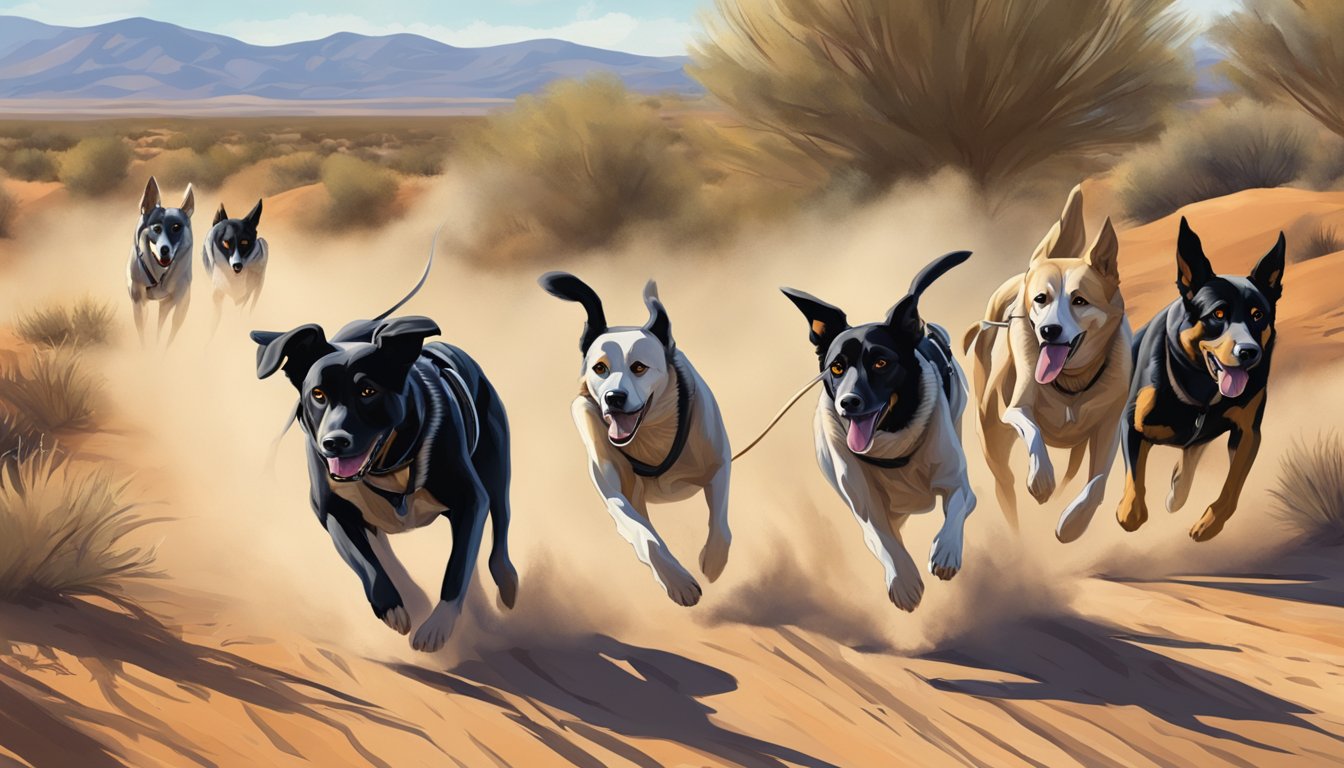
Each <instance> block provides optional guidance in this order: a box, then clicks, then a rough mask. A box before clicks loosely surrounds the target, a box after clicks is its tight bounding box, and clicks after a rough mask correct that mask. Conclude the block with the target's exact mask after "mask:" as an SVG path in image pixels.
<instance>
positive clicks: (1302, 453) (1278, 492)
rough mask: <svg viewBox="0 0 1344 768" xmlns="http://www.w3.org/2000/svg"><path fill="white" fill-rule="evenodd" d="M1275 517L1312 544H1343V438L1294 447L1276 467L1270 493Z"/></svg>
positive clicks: (1334, 435) (1325, 437)
mask: <svg viewBox="0 0 1344 768" xmlns="http://www.w3.org/2000/svg"><path fill="white" fill-rule="evenodd" d="M1270 495H1271V496H1273V497H1274V499H1275V501H1276V502H1277V505H1276V509H1275V515H1276V516H1277V517H1278V518H1279V519H1280V520H1283V521H1284V522H1286V523H1288V524H1289V525H1291V526H1292V527H1293V528H1295V529H1297V530H1298V531H1299V532H1300V533H1301V534H1302V537H1303V539H1304V540H1306V541H1307V542H1309V543H1312V544H1327V545H1339V544H1344V438H1341V436H1340V435H1339V434H1338V433H1331V434H1329V435H1323V436H1321V437H1318V438H1317V439H1316V442H1315V443H1312V444H1310V445H1308V444H1306V443H1303V442H1301V441H1299V442H1297V443H1295V444H1294V445H1293V447H1292V448H1290V449H1289V450H1288V452H1287V453H1286V454H1285V455H1284V457H1283V460H1282V462H1281V464H1280V467H1279V481H1278V484H1277V485H1276V486H1275V487H1274V488H1273V489H1272V490H1271V491H1270Z"/></svg>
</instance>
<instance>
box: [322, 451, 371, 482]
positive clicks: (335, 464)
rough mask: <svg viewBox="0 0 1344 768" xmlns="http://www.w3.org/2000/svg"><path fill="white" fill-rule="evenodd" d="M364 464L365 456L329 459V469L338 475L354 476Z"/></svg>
mask: <svg viewBox="0 0 1344 768" xmlns="http://www.w3.org/2000/svg"><path fill="white" fill-rule="evenodd" d="M365 456H367V454H365ZM363 466H364V456H352V457H350V458H348V459H345V458H340V459H327V469H328V470H329V471H330V472H331V474H333V475H335V476H337V477H354V476H355V474H356V473H358V472H359V470H360V468H362V467H363Z"/></svg>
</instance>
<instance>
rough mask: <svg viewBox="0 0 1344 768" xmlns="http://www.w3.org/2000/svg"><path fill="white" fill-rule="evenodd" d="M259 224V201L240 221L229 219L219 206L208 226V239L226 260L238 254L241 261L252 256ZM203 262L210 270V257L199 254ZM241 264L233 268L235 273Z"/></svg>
mask: <svg viewBox="0 0 1344 768" xmlns="http://www.w3.org/2000/svg"><path fill="white" fill-rule="evenodd" d="M260 224H261V200H257V204H256V205H255V206H253V207H252V210H251V211H249V212H248V214H247V215H246V216H244V217H243V218H241V219H231V218H229V213H228V211H226V210H224V204H223V203H220V204H219V210H218V211H215V218H214V221H212V222H211V224H210V237H211V239H212V240H213V241H214V246H215V249H216V250H217V251H218V252H219V253H220V254H222V255H223V256H224V258H226V259H231V258H232V257H233V256H234V255H235V254H239V255H240V256H241V258H242V260H243V261H246V260H247V259H248V258H250V257H251V256H252V251H253V249H254V248H256V245H257V227H258V226H259V225H260ZM201 258H202V260H203V261H204V262H205V266H206V269H209V268H210V255H209V254H208V253H202V254H201ZM241 267H242V263H241V262H240V263H239V265H238V266H236V267H235V268H234V271H235V272H238V271H241Z"/></svg>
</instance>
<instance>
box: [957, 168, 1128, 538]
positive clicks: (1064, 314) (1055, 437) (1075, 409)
mask: <svg viewBox="0 0 1344 768" xmlns="http://www.w3.org/2000/svg"><path fill="white" fill-rule="evenodd" d="M1085 237H1086V233H1085V231H1084V226H1083V193H1082V189H1081V187H1074V189H1073V191H1072V192H1071V193H1070V194H1069V199H1068V202H1067V203H1065V205H1064V213H1063V214H1062V215H1061V216H1060V219H1059V222H1058V223H1057V224H1055V225H1054V226H1053V227H1052V228H1051V229H1050V232H1049V233H1048V234H1046V236H1045V239H1044V240H1042V241H1041V244H1040V245H1038V246H1036V252H1035V253H1034V254H1032V257H1031V263H1030V265H1029V266H1028V268H1027V271H1026V272H1025V273H1023V274H1020V275H1017V276H1015V277H1013V278H1011V279H1010V280H1008V281H1007V282H1005V283H1004V284H1003V285H1001V286H999V288H998V290H996V291H995V292H994V295H993V296H992V297H991V298H990V300H989V306H988V307H987V308H986V310H985V322H983V323H977V324H976V325H974V326H972V327H971V328H970V329H968V330H967V332H966V336H965V341H964V344H965V351H967V352H968V353H969V351H970V349H971V347H972V346H974V347H975V359H974V360H973V361H972V367H973V379H974V381H975V394H976V402H977V404H978V412H979V415H980V439H981V443H982V445H983V446H984V453H985V461H986V462H988V464H989V468H990V470H991V471H992V472H993V473H994V481H995V486H996V491H997V494H998V499H999V504H1000V506H1002V507H1003V513H1004V515H1005V516H1006V517H1007V518H1008V521H1009V522H1010V523H1011V524H1013V525H1014V526H1016V525H1017V497H1016V495H1015V493H1014V491H1013V483H1014V482H1015V481H1014V478H1013V471H1012V468H1011V467H1010V466H1009V456H1010V454H1011V452H1012V448H1013V438H1014V437H1019V438H1021V440H1022V442H1023V443H1024V444H1026V447H1027V454H1028V462H1029V469H1028V473H1027V490H1028V491H1029V492H1030V493H1031V495H1032V497H1034V498H1035V499H1036V501H1037V503H1042V504H1043V503H1045V501H1046V499H1049V498H1050V496H1051V495H1052V494H1053V493H1054V491H1055V470H1054V466H1053V465H1052V464H1051V462H1050V455H1049V453H1048V452H1047V450H1046V447H1047V446H1050V447H1055V448H1068V449H1069V450H1070V451H1071V453H1070V456H1069V470H1068V473H1067V474H1066V476H1065V478H1064V480H1065V482H1068V480H1069V479H1070V478H1072V477H1073V475H1074V474H1075V473H1076V472H1077V471H1078V468H1079V467H1080V466H1081V464H1082V459H1083V452H1084V449H1086V451H1087V454H1088V456H1089V462H1088V467H1089V470H1088V472H1089V474H1088V478H1089V479H1088V481H1087V485H1086V487H1084V489H1083V491H1082V492H1081V493H1080V494H1079V495H1078V496H1077V498H1075V499H1074V500H1073V501H1072V502H1070V503H1069V505H1068V507H1067V508H1065V510H1064V513H1063V514H1062V515H1060V518H1059V524H1058V526H1057V527H1056V528H1055V536H1056V537H1057V538H1058V539H1059V540H1060V541H1065V542H1068V541H1073V540H1074V539H1076V538H1078V537H1079V536H1081V535H1082V534H1083V531H1085V530H1087V525H1088V523H1089V522H1090V521H1091V519H1092V515H1093V513H1095V512H1096V510H1097V507H1098V506H1100V504H1101V501H1102V497H1103V495H1104V494H1105V491H1106V479H1107V477H1108V476H1109V475H1110V471H1111V465H1112V464H1113V463H1114V461H1115V453H1116V449H1117V447H1118V443H1119V430H1118V429H1117V425H1118V424H1119V422H1120V416H1121V411H1122V410H1123V409H1124V407H1125V398H1126V396H1127V395H1128V390H1129V379H1130V372H1131V369H1132V368H1133V364H1132V359H1131V353H1130V340H1131V333H1130V328H1129V320H1128V318H1127V317H1126V316H1125V304H1124V299H1123V297H1122V296H1121V295H1120V274H1119V271H1118V269H1117V266H1116V256H1117V252H1118V251H1119V246H1118V243H1117V242H1116V237H1115V229H1114V228H1113V227H1112V226H1111V220H1110V219H1109V218H1108V219H1107V220H1106V223H1105V224H1103V225H1102V228H1101V232H1100V233H1099V234H1098V235H1097V239H1096V241H1095V242H1094V243H1093V244H1092V247H1091V248H1087V247H1086V239H1085ZM1001 340H1002V341H1001Z"/></svg>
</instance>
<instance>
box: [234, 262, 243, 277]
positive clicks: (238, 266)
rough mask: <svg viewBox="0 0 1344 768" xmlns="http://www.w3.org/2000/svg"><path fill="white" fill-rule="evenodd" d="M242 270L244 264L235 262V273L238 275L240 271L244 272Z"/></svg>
mask: <svg viewBox="0 0 1344 768" xmlns="http://www.w3.org/2000/svg"><path fill="white" fill-rule="evenodd" d="M242 271H243V265H242V264H234V265H233V274H235V275H236V274H238V273H239V272H242Z"/></svg>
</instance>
